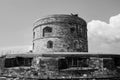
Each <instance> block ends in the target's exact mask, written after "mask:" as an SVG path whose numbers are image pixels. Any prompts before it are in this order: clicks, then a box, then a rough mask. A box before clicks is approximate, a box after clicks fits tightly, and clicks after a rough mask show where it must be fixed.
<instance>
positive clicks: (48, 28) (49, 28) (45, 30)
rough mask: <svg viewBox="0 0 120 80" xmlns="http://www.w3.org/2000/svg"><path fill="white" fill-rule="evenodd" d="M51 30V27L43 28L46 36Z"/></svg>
mask: <svg viewBox="0 0 120 80" xmlns="http://www.w3.org/2000/svg"><path fill="white" fill-rule="evenodd" d="M51 32H52V28H51V27H45V28H44V29H43V36H45V35H47V34H49V33H51Z"/></svg>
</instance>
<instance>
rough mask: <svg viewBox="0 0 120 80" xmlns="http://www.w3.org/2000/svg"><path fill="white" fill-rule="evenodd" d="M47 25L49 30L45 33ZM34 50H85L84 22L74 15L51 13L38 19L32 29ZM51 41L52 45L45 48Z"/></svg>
mask: <svg viewBox="0 0 120 80" xmlns="http://www.w3.org/2000/svg"><path fill="white" fill-rule="evenodd" d="M46 27H49V28H51V29H52V31H51V32H49V33H45V32H44V28H46ZM33 33H34V35H33V36H34V37H33V43H34V45H33V47H34V48H33V49H34V50H33V51H34V52H40V53H41V52H43V53H44V52H87V51H88V47H87V26H86V22H85V21H84V20H83V19H81V18H79V17H77V16H74V15H51V16H48V17H46V18H43V19H40V20H38V21H37V22H36V23H35V27H34V29H33ZM48 41H52V42H53V47H52V48H47V42H48Z"/></svg>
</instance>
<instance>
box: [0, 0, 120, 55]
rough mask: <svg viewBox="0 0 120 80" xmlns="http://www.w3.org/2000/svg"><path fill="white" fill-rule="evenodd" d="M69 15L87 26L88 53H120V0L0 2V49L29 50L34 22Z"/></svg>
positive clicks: (17, 0)
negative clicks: (78, 18) (77, 16)
mask: <svg viewBox="0 0 120 80" xmlns="http://www.w3.org/2000/svg"><path fill="white" fill-rule="evenodd" d="M71 13H73V14H78V15H79V17H82V18H83V19H84V20H86V22H87V23H88V26H87V28H88V42H89V44H88V45H89V52H106V53H120V0H0V49H1V50H4V49H5V50H7V49H8V50H11V49H13V50H19V51H21V49H23V50H25V51H26V50H29V49H31V46H32V29H33V27H34V26H33V23H34V22H35V21H36V20H38V19H40V18H41V17H42V16H46V15H50V14H71ZM13 52H14V51H13Z"/></svg>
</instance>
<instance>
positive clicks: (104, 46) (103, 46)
mask: <svg viewBox="0 0 120 80" xmlns="http://www.w3.org/2000/svg"><path fill="white" fill-rule="evenodd" d="M88 39H89V48H90V50H89V51H90V52H108V53H120V14H119V15H116V16H113V17H111V18H110V20H109V23H106V22H104V21H100V20H92V21H91V22H89V23H88Z"/></svg>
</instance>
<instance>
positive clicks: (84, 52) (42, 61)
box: [0, 14, 120, 80]
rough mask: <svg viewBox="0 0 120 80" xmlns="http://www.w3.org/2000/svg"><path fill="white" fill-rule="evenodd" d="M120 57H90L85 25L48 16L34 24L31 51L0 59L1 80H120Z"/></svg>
mask: <svg viewBox="0 0 120 80" xmlns="http://www.w3.org/2000/svg"><path fill="white" fill-rule="evenodd" d="M119 76H120V55H119V54H106V53H104V54H103V53H89V52H88V43H87V23H86V22H85V20H83V19H82V18H80V17H78V15H74V14H71V15H61V14H60V15H50V16H47V17H44V18H42V19H40V20H38V21H36V22H35V23H34V28H33V51H30V52H26V54H17V53H16V54H6V55H5V56H1V57H0V80H120V77H119Z"/></svg>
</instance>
